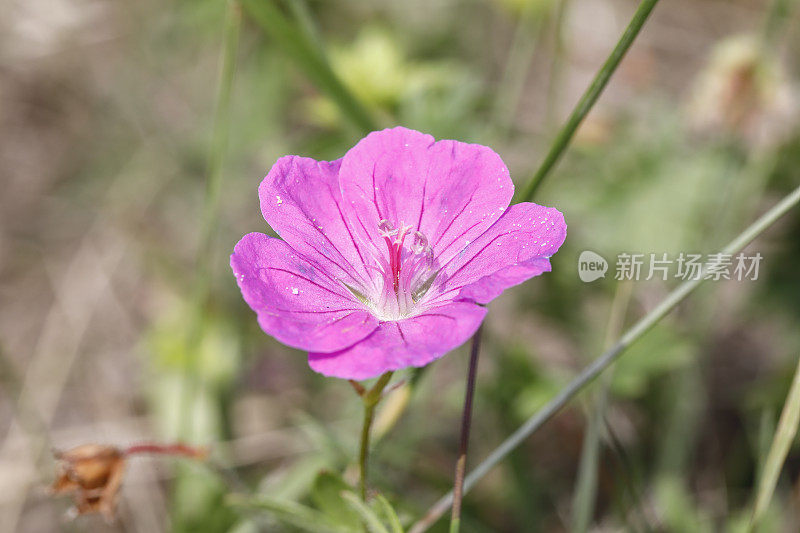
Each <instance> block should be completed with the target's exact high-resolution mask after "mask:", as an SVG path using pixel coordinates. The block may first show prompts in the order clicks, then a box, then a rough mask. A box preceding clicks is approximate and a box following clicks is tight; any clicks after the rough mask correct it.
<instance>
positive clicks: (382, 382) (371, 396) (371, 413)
mask: <svg viewBox="0 0 800 533" xmlns="http://www.w3.org/2000/svg"><path fill="white" fill-rule="evenodd" d="M393 373H394V372H391V371H390V372H386V373H385V374H382V375H381V377H379V378H378V381H376V382H375V385H373V386H372V388H371V389H369V390H367V391H366V392H364V393H363V394H360V396H361V400H362V401H363V402H364V423H363V425H362V426H361V447H360V450H359V452H358V484H359V489H360V490H361V499H362V500H364V501H367V467H368V466H369V437H370V430H371V429H372V420H373V419H374V418H375V407H376V406H377V405H378V402H379V401H380V400H381V394H382V393H383V389H384V388H386V385H387V384H388V383H389V380H390V379H392V374H393ZM356 390H358V389H356Z"/></svg>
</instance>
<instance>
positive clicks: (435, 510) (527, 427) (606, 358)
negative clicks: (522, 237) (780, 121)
mask: <svg viewBox="0 0 800 533" xmlns="http://www.w3.org/2000/svg"><path fill="white" fill-rule="evenodd" d="M798 203H800V187H797V188H796V189H795V190H793V191H792V192H791V193H790V194H789V195H787V196H786V197H784V198H783V200H781V201H780V202H778V203H777V204H776V205H774V206H773V207H772V208H771V209H770V210H769V211H767V212H766V213H764V214H763V215H762V216H761V217H760V218H759V219H758V220H756V221H755V222H753V223H752V224H751V225H750V226H749V227H747V229H745V230H744V231H743V232H741V233H740V234H739V235H737V236H736V238H734V239H733V240H732V241H731V242H730V243H729V244H728V246H726V247H725V248H724V249H723V250H722V251H721V254H722V255H733V254H736V253H738V252H740V251H741V250H743V249H744V247H745V246H747V245H748V244H749V243H750V242H751V241H753V240H754V239H755V238H756V237H758V236H759V235H761V234H762V233H764V231H766V230H767V229H768V228H769V227H770V226H772V225H773V224H774V223H775V222H776V221H777V220H778V219H779V218H781V217H782V216H783V215H785V214H786V213H787V212H788V211H789V210H790V209H791V208H793V207H794V206H796V205H797V204H798ZM719 264H720V261H716V262H715V261H711V262H709V263H707V264H706V265H704V268H703V269H702V270H701V272H700V275H699V276H698V277H697V279H692V280H689V281H685V282H683V283H681V284H680V285H678V287H676V288H675V289H674V290H673V291H672V292H670V293H669V294H668V295H667V297H666V298H664V299H663V300H662V301H661V303H659V304H658V305H657V306H656V307H655V309H653V310H652V311H650V312H649V313H647V314H646V315H645V316H644V317H642V318H641V319H640V320H639V321H638V322H636V324H634V325H633V326H632V327H631V328H630V329H628V330H627V331H626V332H625V334H623V335H622V337H620V339H619V340H617V342H616V343H615V344H614V345H613V346H612V347H611V348H610V349H608V350H607V351H605V352H604V353H603V354H602V355H601V356H600V357H598V358H597V359H595V360H594V361H593V362H592V363H591V364H589V365H588V366H587V367H585V368H584V369H583V370H582V371H581V372H580V373H579V374H578V375H577V376H575V378H574V379H573V380H572V381H571V382H570V383H569V384H568V385H567V386H566V387H564V388H563V389H562V390H561V391H560V392H559V393H558V394H557V395H556V396H555V398H553V399H552V400H550V401H549V402H548V403H547V404H546V405H545V406H544V407H542V408H541V409H540V410H539V411H537V412H536V413H534V415H533V416H531V417H530V418H529V419H528V420H527V421H526V422H525V423H524V424H522V426H520V427H519V429H517V430H516V431H515V432H514V433H512V434H511V435H510V436H509V437H508V438H506V440H504V441H503V442H502V443H501V444H500V446H498V447H497V448H495V449H494V451H493V452H492V453H490V454H489V456H488V457H487V458H486V459H484V460H483V461H482V462H481V463H480V464H479V465H478V466H477V467H475V469H473V470H472V472H470V473H469V475H468V476H467V477H466V479H465V480H464V493H465V494H466V492H468V491H469V489H471V488H472V487H473V486H474V485H475V484H476V483H477V482H478V481H479V480H480V479H481V478H483V476H485V475H486V474H487V473H488V472H489V471H490V470H491V469H492V468H494V466H495V465H497V464H498V463H499V462H500V461H502V460H503V459H504V458H505V457H506V456H507V455H508V454H509V453H511V452H512V451H514V449H516V448H517V447H518V446H519V445H520V444H522V443H523V442H524V441H525V439H527V438H528V437H529V436H530V435H532V434H533V433H534V432H535V431H536V430H538V429H539V428H540V427H541V426H542V425H543V424H544V423H545V422H547V421H548V420H550V418H552V417H553V415H555V414H556V413H557V412H558V411H559V410H561V408H562V407H564V406H565V405H566V404H567V403H569V401H570V400H572V399H573V398H574V397H575V396H576V395H577V394H578V393H579V392H581V391H582V390H583V388H584V387H586V385H588V384H589V383H591V382H592V381H593V380H594V379H595V378H596V377H597V376H598V375H599V374H600V373H601V372H603V370H605V369H606V368H608V367H609V366H610V365H611V364H612V363H613V362H614V361H616V360H617V359H618V358H619V357H620V356H621V355H622V354H623V353H624V352H625V350H627V349H628V348H629V347H630V346H631V345H632V344H633V343H634V342H636V341H637V340H639V339H640V338H641V337H642V336H643V335H644V334H645V333H647V332H648V331H649V330H650V328H652V327H653V326H655V325H656V324H657V323H658V322H659V321H660V320H661V319H662V318H664V317H665V316H666V315H667V314H668V313H669V312H670V311H672V310H673V309H675V307H677V306H678V304H679V303H681V302H682V301H683V300H684V299H685V298H686V297H687V296H689V295H690V294H692V293H693V292H694V291H695V290H696V289H697V288H698V287H699V286H700V285H701V284H702V283H703V281H704V279H703V278H704V276H705V274H706V273H707V272H708V271H709V269H710V268H713V267H716V266H718V265H719ZM452 504H453V493H452V492H450V493H448V494H446V495H444V496H443V497H442V498H441V499H439V501H437V502H436V503H435V504H434V505H433V506H432V507H431V508H430V509H429V510H428V512H427V513H426V514H425V515H424V516H423V517H422V519H420V520H419V521H418V522H417V523H416V524H414V526H412V527H411V529H409V533H421V532H422V531H425V530H426V529H427V528H429V527H430V526H431V525H433V523H434V522H436V520H438V519H439V518H440V517H441V516H442V514H444V513H445V512H446V511H447V509H449V508H450V506H451V505H452Z"/></svg>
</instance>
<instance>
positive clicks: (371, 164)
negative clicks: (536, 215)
mask: <svg viewBox="0 0 800 533" xmlns="http://www.w3.org/2000/svg"><path fill="white" fill-rule="evenodd" d="M339 180H340V183H341V188H342V195H343V197H344V200H345V203H346V211H345V213H346V215H347V218H348V221H349V222H350V227H351V228H352V229H353V231H354V232H358V234H359V240H360V241H365V242H371V243H372V244H373V245H374V246H375V248H376V249H378V250H383V249H384V244H383V241H382V239H381V236H380V234H379V232H378V231H376V229H377V228H378V226H379V224H380V222H381V220H383V219H385V220H388V221H389V223H390V224H391V225H392V226H393V227H395V228H399V227H400V226H401V225H402V224H406V225H408V226H411V228H412V229H413V230H415V231H420V232H421V233H422V234H423V235H424V236H425V238H426V239H427V241H428V242H429V243H430V245H431V246H432V248H433V254H434V256H435V257H436V258H437V260H439V261H441V262H446V261H448V260H449V259H450V258H452V257H453V256H454V255H455V254H457V253H458V252H459V250H460V249H461V248H463V246H464V243H466V242H469V241H471V240H474V239H475V238H477V237H478V236H479V235H480V234H481V233H483V232H484V231H485V230H486V229H487V228H489V226H491V225H492V224H493V223H494V222H495V221H496V220H497V219H498V218H499V217H500V215H502V214H503V212H504V211H505V209H506V207H508V203H509V202H510V201H511V197H512V195H513V193H514V184H513V183H512V181H511V178H510V176H509V174H508V169H507V168H506V166H505V164H503V161H502V160H501V159H500V156H498V155H497V154H496V153H495V152H493V151H492V150H491V149H489V148H487V147H486V146H481V145H477V144H467V143H462V142H457V141H439V142H435V141H434V139H433V137H431V136H430V135H424V134H422V133H420V132H418V131H414V130H409V129H406V128H399V127H398V128H393V129H388V130H383V131H377V132H374V133H370V134H369V135H367V136H366V137H365V138H364V139H362V140H361V141H360V142H359V143H358V144H357V145H356V146H355V147H353V148H352V149H351V150H350V151H348V152H347V154H345V156H344V158H343V159H342V166H341V169H340V171H339Z"/></svg>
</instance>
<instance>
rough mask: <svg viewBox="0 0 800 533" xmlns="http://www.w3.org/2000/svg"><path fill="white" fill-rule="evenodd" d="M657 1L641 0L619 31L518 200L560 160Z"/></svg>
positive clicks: (525, 199) (524, 199) (523, 199)
mask: <svg viewBox="0 0 800 533" xmlns="http://www.w3.org/2000/svg"><path fill="white" fill-rule="evenodd" d="M657 3H658V0H642V2H641V3H640V4H639V7H638V8H637V9H636V13H634V15H633V18H632V19H631V22H630V24H628V27H627V28H626V29H625V33H623V34H622V37H620V39H619V42H617V45H616V46H615V47H614V50H612V51H611V55H610V56H608V59H606V62H605V63H603V66H602V67H601V68H600V70H599V71H598V72H597V74H596V75H595V77H594V80H592V83H591V85H589V87H588V88H587V89H586V92H584V93H583V96H582V97H581V99H580V100H579V101H578V105H576V106H575V109H574V110H573V111H572V114H571V115H570V116H569V118H568V119H567V122H566V124H564V126H563V127H562V128H561V131H560V132H559V133H558V135H557V136H556V138H555V140H554V141H553V144H552V145H551V146H550V151H549V152H548V153H547V156H545V158H544V161H542V164H541V165H540V166H539V169H538V170H537V171H536V173H535V174H534V175H533V178H531V180H530V181H529V182H528V183H527V184H526V185H525V187H524V188H523V189H522V190H521V192H520V193H519V195H518V201H520V202H528V201H530V200H531V198H533V195H534V194H535V193H536V190H537V189H538V188H539V186H540V185H541V184H542V181H543V180H544V179H545V177H547V175H548V174H549V173H550V171H551V170H553V168H554V167H555V165H556V163H557V162H558V160H559V159H561V156H562V155H563V154H564V151H565V150H566V149H567V147H568V146H569V143H570V141H572V137H573V135H575V131H576V130H577V129H578V126H580V124H581V122H583V119H584V118H585V117H586V115H587V114H589V111H590V110H591V109H592V107H593V106H594V104H595V102H597V99H598V98H599V97H600V94H601V93H602V92H603V89H605V87H606V84H608V80H609V79H611V76H612V75H613V74H614V71H616V70H617V67H618V66H619V64H620V62H621V61H622V58H623V57H625V53H626V52H627V51H628V49H629V48H630V47H631V44H633V41H634V40H635V39H636V36H637V35H639V32H640V31H641V29H642V26H644V23H645V22H646V21H647V17H648V16H649V15H650V12H651V11H652V10H653V8H654V7H655V6H656V4H657Z"/></svg>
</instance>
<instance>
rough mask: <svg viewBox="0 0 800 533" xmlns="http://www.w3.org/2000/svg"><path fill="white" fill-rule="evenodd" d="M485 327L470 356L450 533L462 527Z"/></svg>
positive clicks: (476, 337) (481, 327) (456, 531)
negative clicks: (474, 408)
mask: <svg viewBox="0 0 800 533" xmlns="http://www.w3.org/2000/svg"><path fill="white" fill-rule="evenodd" d="M482 332H483V325H481V326H480V327H479V328H478V331H476V332H475V335H474V336H473V337H472V350H471V352H470V355H469V371H468V373H467V391H466V393H465V395H464V413H463V415H462V417H461V440H460V443H459V446H458V460H457V461H456V475H455V480H454V482H453V512H452V514H451V515H450V533H458V530H459V528H460V527H461V500H462V497H463V495H464V474H465V473H466V470H467V448H468V446H469V431H470V427H471V426H472V398H473V397H474V395H475V376H476V374H477V373H478V353H479V352H480V347H481V333H482Z"/></svg>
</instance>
